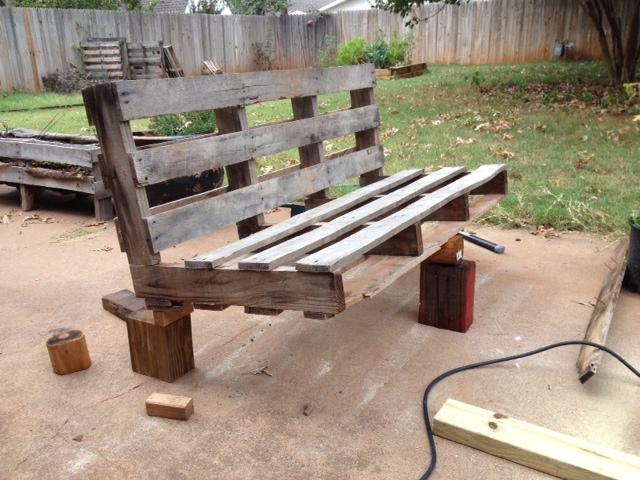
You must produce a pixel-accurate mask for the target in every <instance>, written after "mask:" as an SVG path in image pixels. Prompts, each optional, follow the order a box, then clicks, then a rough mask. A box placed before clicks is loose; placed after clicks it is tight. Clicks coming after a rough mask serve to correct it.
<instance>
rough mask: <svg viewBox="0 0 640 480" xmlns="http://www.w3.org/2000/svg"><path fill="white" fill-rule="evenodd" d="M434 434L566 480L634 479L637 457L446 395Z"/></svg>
mask: <svg viewBox="0 0 640 480" xmlns="http://www.w3.org/2000/svg"><path fill="white" fill-rule="evenodd" d="M433 430H434V432H435V433H436V435H438V436H440V437H443V438H447V439H449V440H452V441H454V442H458V443H461V444H463V445H467V446H469V447H472V448H475V449H478V450H481V451H483V452H486V453H490V454H491V455H495V456H497V457H500V458H504V459H507V460H510V461H512V462H515V463H519V464H520V465H525V466H527V467H529V468H533V469H535V470H538V471H541V472H544V473H548V474H550V475H553V476H555V477H559V478H564V479H567V480H605V479H606V480H611V479H616V480H623V479H624V480H631V479H637V478H640V458H639V457H636V456H635V455H630V454H628V453H624V452H620V451H618V450H614V449H612V448H608V447H603V446H600V445H596V444H594V443H591V442H588V441H586V440H583V439H581V438H577V437H572V436H570V435H565V434H563V433H559V432H555V431H553V430H549V429H547V428H543V427H540V426H538V425H534V424H531V423H527V422H523V421H521V420H517V419H515V418H510V417H508V416H506V415H503V414H500V413H494V412H491V411H489V410H485V409H483V408H479V407H475V406H473V405H468V404H466V403H462V402H459V401H457V400H452V399H448V400H447V401H446V402H445V404H444V405H443V406H442V408H441V409H440V410H439V411H438V413H436V415H435V417H434V419H433Z"/></svg>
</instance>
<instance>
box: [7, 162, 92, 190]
mask: <svg viewBox="0 0 640 480" xmlns="http://www.w3.org/2000/svg"><path fill="white" fill-rule="evenodd" d="M0 183H17V184H24V185H36V186H39V187H46V188H57V189H60V190H70V191H72V192H83V193H93V191H94V185H93V177H92V176H83V177H78V176H76V175H69V174H65V173H64V172H59V171H57V170H49V169H46V168H29V167H19V166H15V165H6V164H2V163H0Z"/></svg>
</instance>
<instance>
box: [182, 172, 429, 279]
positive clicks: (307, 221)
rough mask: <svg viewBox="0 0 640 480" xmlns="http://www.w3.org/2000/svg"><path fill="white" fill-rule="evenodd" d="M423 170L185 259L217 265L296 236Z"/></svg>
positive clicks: (192, 263) (199, 264) (402, 174)
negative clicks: (301, 231)
mask: <svg viewBox="0 0 640 480" xmlns="http://www.w3.org/2000/svg"><path fill="white" fill-rule="evenodd" d="M421 173H422V170H405V171H403V172H400V173H397V174H395V175H392V176H390V177H388V178H385V179H384V180H380V181H379V182H376V183H372V184H371V185H368V186H367V187H363V188H361V189H359V190H356V191H354V192H351V193H348V194H346V195H343V196H342V197H340V198H337V199H335V200H333V201H331V202H330V203H327V204H326V205H322V206H320V207H318V208H314V209H312V210H307V211H306V212H304V213H301V214H300V215H295V216H293V217H291V218H289V219H288V220H285V221H283V222H281V223H278V224H276V225H273V226H271V227H269V228H266V229H264V230H262V231H260V232H258V233H254V234H253V235H251V236H250V237H247V238H243V239H242V240H238V241H237V242H234V243H231V244H229V245H226V246H224V247H222V248H218V249H216V250H213V251H211V252H207V253H203V254H201V255H197V256H195V257H194V258H192V259H190V260H186V261H185V265H187V266H188V267H191V268H214V267H217V266H219V265H222V264H223V263H225V262H227V261H228V260H231V259H232V258H234V257H236V256H238V255H242V254H244V253H247V252H250V251H253V250H256V249H258V248H261V247H264V246H265V245H268V244H270V243H273V242H276V241H278V240H280V239H282V238H285V237H287V236H289V235H292V234H294V233H296V232H298V231H300V230H303V229H304V228H307V227H309V226H311V225H313V224H314V223H317V222H321V221H323V220H325V219H327V218H330V217H333V216H335V215H338V214H340V213H342V212H344V211H346V210H348V209H350V208H352V207H353V206H355V205H358V204H360V203H362V202H364V201H366V200H368V199H370V198H371V197H373V196H375V195H378V194H380V193H384V192H386V191H387V190H391V189H392V188H395V187H397V186H398V185H402V184H403V183H405V182H407V181H409V180H411V179H413V178H416V177H418V176H419V175H420V174H421Z"/></svg>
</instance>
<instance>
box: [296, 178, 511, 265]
mask: <svg viewBox="0 0 640 480" xmlns="http://www.w3.org/2000/svg"><path fill="white" fill-rule="evenodd" d="M503 171H505V166H504V165H483V166H481V167H479V168H477V169H476V170H474V171H473V172H471V173H470V174H468V175H466V176H464V177H462V178H461V179H459V180H456V181H455V182H453V183H450V184H449V185H447V186H446V187H443V188H440V189H439V190H436V191H435V192H433V193H431V194H429V195H425V196H424V197H423V198H421V199H420V200H418V201H416V202H414V203H412V204H410V205H408V206H407V207H405V208H403V209H402V210H399V211H398V212H396V213H394V214H392V215H389V216H388V217H385V218H384V219H382V220H380V221H378V222H375V223H374V224H372V225H370V226H369V227H367V228H364V229H362V230H360V231H359V232H357V233H355V234H353V235H351V236H349V237H347V238H345V239H344V240H341V241H339V242H337V243H334V244H333V245H330V246H328V247H326V248H323V249H322V250H320V251H318V252H316V253H314V254H311V255H309V256H307V257H305V258H303V259H301V260H298V261H297V262H296V269H298V270H300V271H306V272H336V271H339V270H340V269H343V268H346V267H348V266H349V265H352V264H354V263H356V262H357V261H358V260H359V258H360V257H361V256H362V255H363V254H365V253H366V252H367V251H369V250H370V249H371V248H373V247H375V246H376V245H379V244H380V243H382V242H383V241H385V240H387V239H388V238H391V237H392V236H394V235H395V234H397V233H399V232H400V231H401V230H404V229H405V228H407V227H408V226H410V225H412V224H414V223H417V222H419V221H421V220H422V219H423V218H425V217H426V216H428V215H429V214H430V213H433V212H435V211H436V210H438V209H439V208H440V207H442V206H443V205H446V204H447V203H449V202H450V201H451V200H453V199H454V198H456V197H459V196H461V195H464V194H465V193H468V192H470V191H471V190H473V189H474V188H476V187H478V186H479V185H482V184H483V183H486V182H488V181H489V180H491V179H493V178H494V177H495V176H496V175H498V174H500V173H501V172H503Z"/></svg>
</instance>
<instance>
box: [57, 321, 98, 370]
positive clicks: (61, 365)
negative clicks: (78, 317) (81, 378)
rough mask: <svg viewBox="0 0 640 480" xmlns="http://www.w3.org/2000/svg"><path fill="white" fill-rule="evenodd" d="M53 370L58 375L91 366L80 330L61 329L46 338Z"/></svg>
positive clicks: (85, 343)
mask: <svg viewBox="0 0 640 480" xmlns="http://www.w3.org/2000/svg"><path fill="white" fill-rule="evenodd" d="M47 350H48V351H49V359H50V360H51V366H52V367H53V371H54V372H55V373H57V374H58V375H67V374H69V373H74V372H79V371H80V370H86V369H87V368H89V367H90V366H91V357H90V356H89V349H88V348H87V341H86V340H85V338H84V334H83V333H82V332H81V331H80V330H62V331H59V332H58V333H56V334H55V335H53V336H52V337H50V338H49V339H48V340H47Z"/></svg>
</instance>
